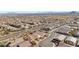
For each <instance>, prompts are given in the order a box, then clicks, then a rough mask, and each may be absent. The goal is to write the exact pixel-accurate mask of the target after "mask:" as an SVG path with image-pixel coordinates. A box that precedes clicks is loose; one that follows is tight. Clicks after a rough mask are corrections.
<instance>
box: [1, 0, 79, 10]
mask: <svg viewBox="0 0 79 59" xmlns="http://www.w3.org/2000/svg"><path fill="white" fill-rule="evenodd" d="M0 11H79V1H78V0H0Z"/></svg>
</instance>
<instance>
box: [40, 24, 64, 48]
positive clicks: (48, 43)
mask: <svg viewBox="0 0 79 59" xmlns="http://www.w3.org/2000/svg"><path fill="white" fill-rule="evenodd" d="M64 26H65V25H62V26H60V27H57V28H55V29H53V30H52V31H51V34H50V36H49V37H47V38H46V39H45V40H43V41H41V42H40V43H39V46H41V47H52V46H53V45H52V42H51V40H52V39H53V37H54V36H55V33H54V31H55V30H57V29H59V28H62V27H64Z"/></svg>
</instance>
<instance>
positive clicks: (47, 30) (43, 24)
mask: <svg viewBox="0 0 79 59" xmlns="http://www.w3.org/2000/svg"><path fill="white" fill-rule="evenodd" d="M78 46H79V14H77V15H75V14H74V15H72V14H67V15H63V14H62V15H60V14H58V15H56V14H53V15H51V14H48V15H33V14H32V15H9V16H7V15H2V16H1V15H0V47H78Z"/></svg>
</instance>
